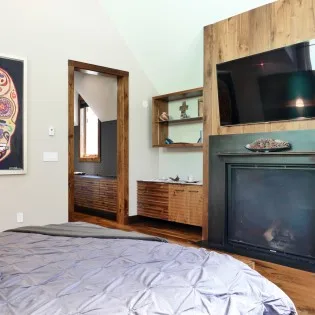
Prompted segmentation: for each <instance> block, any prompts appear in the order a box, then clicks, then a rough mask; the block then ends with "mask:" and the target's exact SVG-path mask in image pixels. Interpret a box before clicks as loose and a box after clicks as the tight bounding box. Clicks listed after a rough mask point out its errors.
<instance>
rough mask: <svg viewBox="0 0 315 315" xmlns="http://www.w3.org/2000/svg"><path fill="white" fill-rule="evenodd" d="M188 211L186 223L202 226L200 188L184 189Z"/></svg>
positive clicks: (201, 193) (201, 194)
mask: <svg viewBox="0 0 315 315" xmlns="http://www.w3.org/2000/svg"><path fill="white" fill-rule="evenodd" d="M185 191H186V200H187V207H188V209H189V211H188V217H189V218H188V222H189V224H191V225H196V226H202V209H203V197H202V196H203V192H202V186H193V185H188V186H186V187H185Z"/></svg>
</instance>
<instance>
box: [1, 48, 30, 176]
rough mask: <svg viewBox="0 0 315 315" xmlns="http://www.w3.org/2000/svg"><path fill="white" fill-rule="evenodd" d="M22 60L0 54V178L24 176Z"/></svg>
mask: <svg viewBox="0 0 315 315" xmlns="http://www.w3.org/2000/svg"><path fill="white" fill-rule="evenodd" d="M26 74H27V65H26V59H25V58H19V57H12V56H5V55H2V54H0V175H8V174H25V173H26V162H27V161H26V140H27V139H26V138H27V137H26V136H27V133H26V97H27V95H26V93H27V91H26V86H27V85H26Z"/></svg>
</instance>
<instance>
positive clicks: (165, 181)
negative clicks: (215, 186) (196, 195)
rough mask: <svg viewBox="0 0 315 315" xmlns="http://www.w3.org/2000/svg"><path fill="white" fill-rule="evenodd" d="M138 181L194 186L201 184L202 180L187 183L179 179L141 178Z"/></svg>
mask: <svg viewBox="0 0 315 315" xmlns="http://www.w3.org/2000/svg"><path fill="white" fill-rule="evenodd" d="M138 182H144V183H157V184H175V185H195V186H202V182H201V181H199V182H197V183H189V182H186V181H183V180H180V181H178V182H176V181H170V180H157V179H148V180H146V179H141V180H138Z"/></svg>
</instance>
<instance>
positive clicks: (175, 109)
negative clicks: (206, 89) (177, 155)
mask: <svg viewBox="0 0 315 315" xmlns="http://www.w3.org/2000/svg"><path fill="white" fill-rule="evenodd" d="M202 96H203V88H202V87H200V88H196V89H191V90H186V91H180V92H175V93H170V94H165V95H160V96H155V97H153V98H152V146H153V147H164V148H198V147H199V148H202V147H203V144H202V142H201V143H200V142H199V143H198V139H199V137H200V135H202V129H203V109H202V108H203V107H202V104H203V98H202ZM183 102H186V104H187V105H188V109H187V111H186V113H187V115H188V118H184V119H183V118H181V117H180V116H181V112H180V109H179V107H180V106H181V105H182V104H183ZM163 112H166V113H167V114H168V115H169V116H170V119H169V120H166V121H162V120H160V118H159V117H160V115H161V114H162V113H163ZM166 138H170V139H171V140H172V141H173V143H171V144H167V143H166V142H165V140H166Z"/></svg>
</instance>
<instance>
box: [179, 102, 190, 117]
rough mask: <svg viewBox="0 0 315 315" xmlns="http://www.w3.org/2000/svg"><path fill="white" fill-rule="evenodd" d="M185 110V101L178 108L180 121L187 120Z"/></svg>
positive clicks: (186, 106) (186, 107)
mask: <svg viewBox="0 0 315 315" xmlns="http://www.w3.org/2000/svg"><path fill="white" fill-rule="evenodd" d="M187 109H188V105H187V104H186V101H184V102H183V103H182V105H181V106H180V107H179V110H180V118H181V119H185V118H188V115H187V114H186V111H187Z"/></svg>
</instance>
